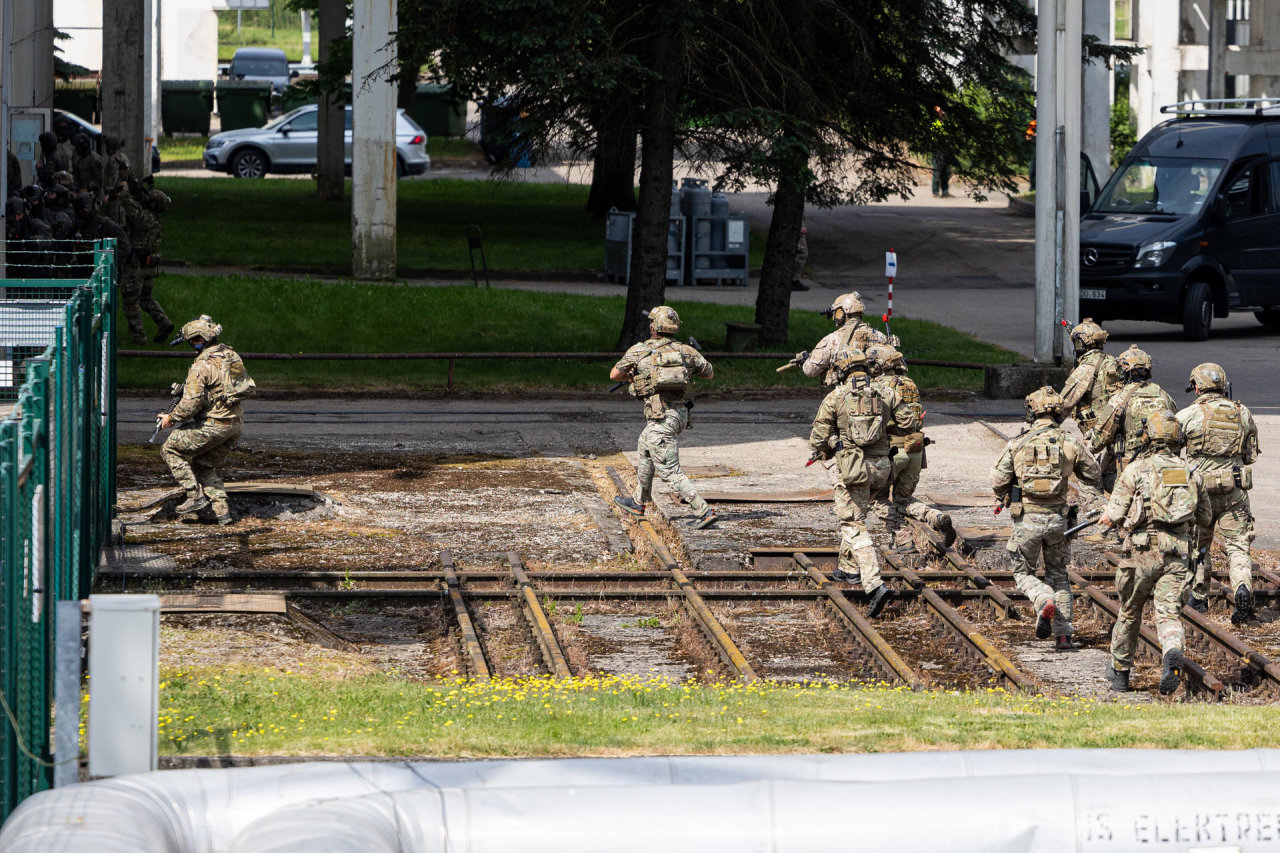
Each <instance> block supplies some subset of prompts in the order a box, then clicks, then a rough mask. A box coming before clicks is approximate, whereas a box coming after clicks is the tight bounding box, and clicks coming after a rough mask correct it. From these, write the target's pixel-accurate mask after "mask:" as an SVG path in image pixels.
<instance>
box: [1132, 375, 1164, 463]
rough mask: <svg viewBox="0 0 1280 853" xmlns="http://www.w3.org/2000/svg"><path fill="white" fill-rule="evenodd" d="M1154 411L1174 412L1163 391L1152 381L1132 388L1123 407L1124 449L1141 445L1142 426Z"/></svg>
mask: <svg viewBox="0 0 1280 853" xmlns="http://www.w3.org/2000/svg"><path fill="white" fill-rule="evenodd" d="M1156 412H1168V413H1169V414H1170V415H1172V414H1174V412H1173V411H1172V410H1171V409H1170V408H1169V403H1168V402H1167V401H1166V400H1165V395H1164V392H1163V391H1162V390H1161V388H1160V386H1159V385H1156V384H1155V383H1154V382H1144V383H1142V384H1141V385H1139V386H1138V387H1136V388H1134V389H1133V393H1132V394H1130V396H1129V400H1128V402H1127V404H1126V405H1125V409H1124V449H1125V452H1126V453H1132V452H1133V451H1135V450H1137V449H1138V448H1140V447H1142V426H1143V424H1145V423H1146V421H1147V418H1149V417H1150V416H1151V415H1153V414H1155V413H1156Z"/></svg>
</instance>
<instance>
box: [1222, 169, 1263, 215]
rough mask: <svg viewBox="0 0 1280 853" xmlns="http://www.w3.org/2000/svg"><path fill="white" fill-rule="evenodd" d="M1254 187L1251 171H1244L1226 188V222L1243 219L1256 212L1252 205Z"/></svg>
mask: <svg viewBox="0 0 1280 853" xmlns="http://www.w3.org/2000/svg"><path fill="white" fill-rule="evenodd" d="M1256 186H1257V181H1255V180H1254V174H1253V169H1245V170H1244V171H1243V172H1241V173H1240V176H1239V177H1237V178H1236V179H1235V180H1234V181H1232V182H1231V186H1229V187H1227V191H1226V193H1224V195H1226V198H1227V219H1228V220H1234V219H1244V218H1245V217H1248V216H1252V215H1253V214H1254V213H1255V212H1256V211H1255V209H1254V203H1253V199H1254V194H1255V193H1254V190H1255V189H1256Z"/></svg>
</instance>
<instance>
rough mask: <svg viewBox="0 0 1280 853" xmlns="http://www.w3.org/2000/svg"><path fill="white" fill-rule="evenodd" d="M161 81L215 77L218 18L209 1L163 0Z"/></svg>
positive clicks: (216, 75)
mask: <svg viewBox="0 0 1280 853" xmlns="http://www.w3.org/2000/svg"><path fill="white" fill-rule="evenodd" d="M160 35H161V42H162V43H161V46H160V60H161V62H160V65H161V71H160V79H161V80H216V79H217V78H218V15H217V13H216V12H214V11H213V9H211V8H209V0H164V26H162V27H161V28H160Z"/></svg>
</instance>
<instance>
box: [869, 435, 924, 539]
mask: <svg viewBox="0 0 1280 853" xmlns="http://www.w3.org/2000/svg"><path fill="white" fill-rule="evenodd" d="M889 461H890V463H891V464H892V466H893V467H892V471H891V473H890V477H889V481H888V482H887V483H886V484H885V485H884V487H883V488H882V489H881V490H880V491H879V493H873V494H872V496H871V499H872V504H873V506H875V507H876V509H877V510H880V508H881V507H883V508H884V509H883V515H884V521H885V527H887V528H888V530H889V531H890V532H891V533H893V534H895V537H896V535H897V533H898V531H899V530H900V529H901V528H902V527H903V521H902V519H903V518H914V519H915V520H916V521H923V522H924V523H925V524H928V525H929V526H930V527H933V528H937V526H938V525H939V524H940V523H941V521H942V512H941V511H939V510H938V509H937V508H936V507H932V506H930V505H929V504H927V503H925V502H924V501H919V500H916V487H917V486H919V485H920V471H921V470H923V468H924V452H923V451H917V452H916V453H907V452H906V451H904V450H902V449H901V448H899V449H898V451H897V452H896V453H894V454H893V455H892V456H890V457H889ZM908 538H909V537H908ZM894 544H895V545H896V544H897V541H896V538H895V543H894Z"/></svg>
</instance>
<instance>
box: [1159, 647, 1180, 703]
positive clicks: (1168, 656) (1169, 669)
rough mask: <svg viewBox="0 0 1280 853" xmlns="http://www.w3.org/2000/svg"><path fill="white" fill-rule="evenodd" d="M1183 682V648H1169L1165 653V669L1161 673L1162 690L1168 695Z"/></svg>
mask: <svg viewBox="0 0 1280 853" xmlns="http://www.w3.org/2000/svg"><path fill="white" fill-rule="evenodd" d="M1181 683H1182V649H1169V651H1167V652H1165V653H1164V669H1163V670H1162V671H1161V673H1160V692H1161V693H1163V694H1165V695H1166V696H1167V695H1168V694H1170V693H1172V692H1173V691H1175V690H1177V689H1178V685H1179V684H1181Z"/></svg>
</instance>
